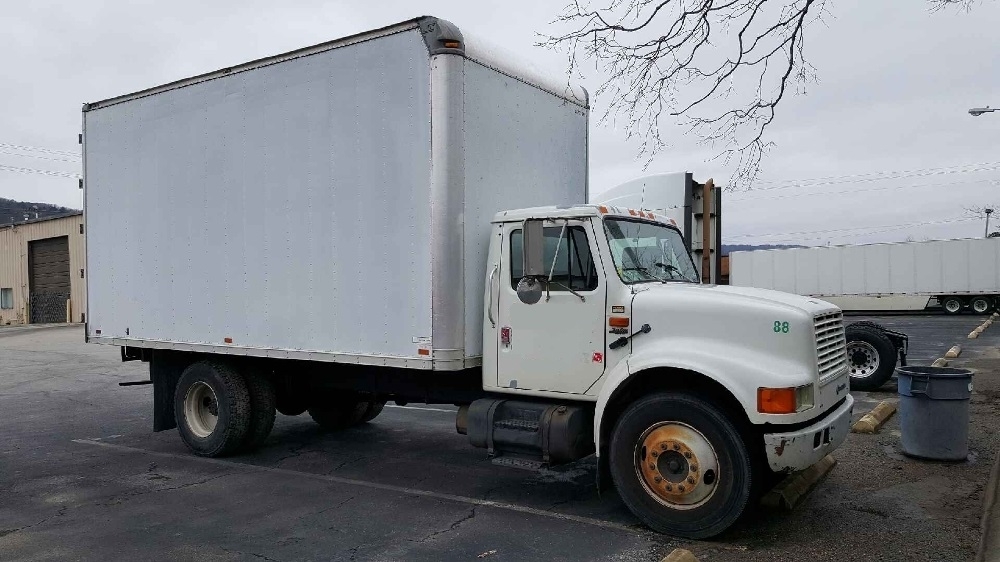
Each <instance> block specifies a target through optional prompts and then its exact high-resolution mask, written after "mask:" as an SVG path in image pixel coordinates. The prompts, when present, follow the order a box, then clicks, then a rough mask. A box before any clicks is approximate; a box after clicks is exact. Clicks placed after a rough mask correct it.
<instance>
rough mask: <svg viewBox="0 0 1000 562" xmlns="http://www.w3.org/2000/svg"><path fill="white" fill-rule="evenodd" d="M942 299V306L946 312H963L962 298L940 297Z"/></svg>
mask: <svg viewBox="0 0 1000 562" xmlns="http://www.w3.org/2000/svg"><path fill="white" fill-rule="evenodd" d="M938 300H940V301H941V308H943V309H944V312H945V314H958V313H959V312H962V304H963V303H962V299H960V298H958V297H938Z"/></svg>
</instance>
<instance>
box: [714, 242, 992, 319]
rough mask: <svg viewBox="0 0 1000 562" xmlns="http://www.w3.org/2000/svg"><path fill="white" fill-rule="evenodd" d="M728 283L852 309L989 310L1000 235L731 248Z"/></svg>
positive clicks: (956, 311)
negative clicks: (935, 307)
mask: <svg viewBox="0 0 1000 562" xmlns="http://www.w3.org/2000/svg"><path fill="white" fill-rule="evenodd" d="M729 264H730V283H731V284H732V285H736V286H740V287H758V288H764V289H775V290H778V291H788V292H789V293H795V294H799V295H806V296H812V297H820V298H823V299H829V300H830V301H832V302H835V303H837V304H838V305H840V306H841V308H843V309H847V310H851V309H853V310H923V309H924V308H926V307H927V306H928V304H929V303H930V300H931V299H932V298H934V299H937V302H938V303H939V304H940V305H941V308H942V309H944V311H945V312H946V313H948V314H958V313H960V312H962V311H963V310H971V311H972V312H975V313H977V314H986V313H989V312H993V311H994V310H996V308H997V305H998V304H1000V239H998V238H970V239H960V240H931V241H926V242H898V243H885V244H862V245H855V246H823V247H814V248H790V249H780V250H758V251H752V252H733V253H731V254H730V255H729Z"/></svg>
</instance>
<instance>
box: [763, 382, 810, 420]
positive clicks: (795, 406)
mask: <svg viewBox="0 0 1000 562" xmlns="http://www.w3.org/2000/svg"><path fill="white" fill-rule="evenodd" d="M812 407H813V385H812V384H806V385H802V386H797V387H794V388H763V387H762V388H758V389H757V411H758V412H760V413H762V414H794V413H795V412H801V411H803V410H808V409H809V408H812Z"/></svg>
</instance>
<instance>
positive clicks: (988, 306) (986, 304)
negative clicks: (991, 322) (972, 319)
mask: <svg viewBox="0 0 1000 562" xmlns="http://www.w3.org/2000/svg"><path fill="white" fill-rule="evenodd" d="M969 308H971V309H972V311H973V312H975V313H976V314H986V313H988V312H991V311H992V310H993V301H992V299H990V298H989V297H976V298H974V299H972V302H970V303H969Z"/></svg>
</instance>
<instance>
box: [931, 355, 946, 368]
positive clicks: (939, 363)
mask: <svg viewBox="0 0 1000 562" xmlns="http://www.w3.org/2000/svg"><path fill="white" fill-rule="evenodd" d="M947 366H948V360H947V359H945V358H944V357H938V358H937V359H935V360H934V362H933V363H931V367H947Z"/></svg>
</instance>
